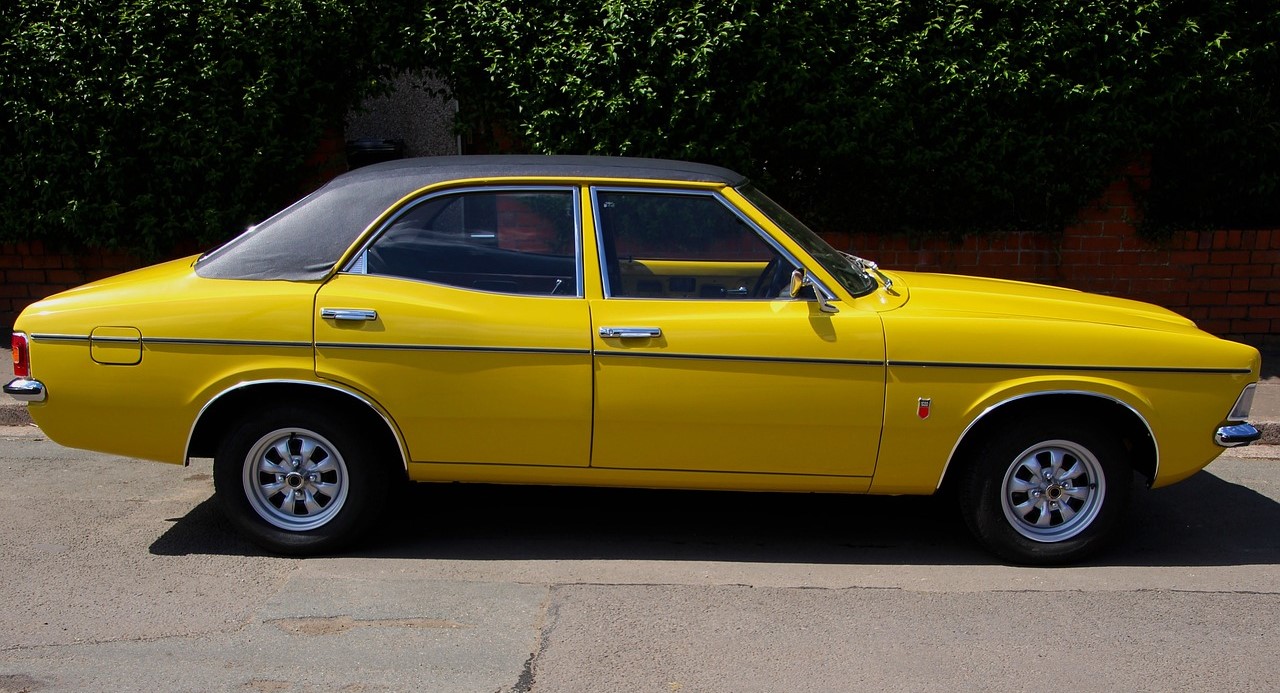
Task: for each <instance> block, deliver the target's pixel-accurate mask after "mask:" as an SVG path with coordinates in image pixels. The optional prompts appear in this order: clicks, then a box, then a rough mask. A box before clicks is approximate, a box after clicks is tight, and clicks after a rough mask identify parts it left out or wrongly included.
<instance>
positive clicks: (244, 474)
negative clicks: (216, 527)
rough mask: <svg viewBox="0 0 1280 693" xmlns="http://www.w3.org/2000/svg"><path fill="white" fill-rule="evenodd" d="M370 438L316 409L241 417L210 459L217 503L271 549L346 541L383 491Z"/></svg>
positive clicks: (297, 550)
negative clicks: (212, 461) (362, 437)
mask: <svg viewBox="0 0 1280 693" xmlns="http://www.w3.org/2000/svg"><path fill="white" fill-rule="evenodd" d="M379 449H380V446H379V445H377V444H376V441H367V440H361V439H360V437H359V436H356V435H354V434H353V433H352V432H351V431H349V430H348V428H347V427H346V426H343V425H341V424H340V423H339V422H337V421H336V420H334V419H333V418H331V417H330V416H329V415H328V414H325V413H322V412H313V411H310V410H306V409H293V408H291V409H282V410H276V411H271V412H264V413H261V414H258V415H255V416H250V417H246V418H245V419H243V420H241V422H240V423H239V424H238V425H237V426H235V427H234V428H233V429H232V432H231V434H230V435H228V436H227V437H226V438H225V439H224V440H223V442H222V444H221V445H220V446H219V448H218V453H217V456H216V457H215V458H214V486H215V489H216V492H217V497H218V499H219V503H220V504H221V506H222V508H223V511H224V512H225V513H226V515H227V517H228V518H229V519H230V520H231V522H232V523H233V524H234V525H235V526H236V528H237V529H238V530H239V531H240V532H241V533H243V534H244V535H245V536H246V537H248V538H249V539H250V540H252V541H253V542H255V543H257V544H258V545H260V546H262V547H263V548H266V549H268V550H270V551H274V552H277V553H285V554H293V555H306V554H315V553H323V552H326V551H333V550H336V549H338V548H341V547H342V546H344V545H346V544H347V543H349V542H350V541H351V540H353V539H354V538H356V537H357V536H358V535H359V534H360V533H361V532H362V531H364V530H365V529H366V528H367V527H368V526H369V525H370V524H371V523H372V522H373V520H374V519H375V515H376V512H377V510H378V508H379V507H380V506H381V505H383V503H381V502H380V501H381V499H382V498H383V497H384V496H385V495H386V494H387V492H388V486H389V482H388V476H389V475H388V473H387V466H386V464H385V462H384V461H383V460H381V459H379V455H378V451H379Z"/></svg>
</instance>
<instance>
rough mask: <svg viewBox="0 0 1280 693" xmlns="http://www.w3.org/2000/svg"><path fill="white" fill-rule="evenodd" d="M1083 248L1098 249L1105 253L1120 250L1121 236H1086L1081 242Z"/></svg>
mask: <svg viewBox="0 0 1280 693" xmlns="http://www.w3.org/2000/svg"><path fill="white" fill-rule="evenodd" d="M1080 247H1081V248H1082V249H1083V250H1097V251H1101V252H1104V253H1114V252H1116V251H1118V250H1120V237H1119V236H1093V237H1090V238H1085V239H1084V242H1083V243H1081V244H1080Z"/></svg>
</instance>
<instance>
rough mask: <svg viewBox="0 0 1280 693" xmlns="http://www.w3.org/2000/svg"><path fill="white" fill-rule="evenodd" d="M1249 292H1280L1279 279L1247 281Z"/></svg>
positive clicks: (1268, 278) (1263, 278)
mask: <svg viewBox="0 0 1280 693" xmlns="http://www.w3.org/2000/svg"><path fill="white" fill-rule="evenodd" d="M1249 290H1250V291H1280V277H1258V278H1256V279H1250V280H1249Z"/></svg>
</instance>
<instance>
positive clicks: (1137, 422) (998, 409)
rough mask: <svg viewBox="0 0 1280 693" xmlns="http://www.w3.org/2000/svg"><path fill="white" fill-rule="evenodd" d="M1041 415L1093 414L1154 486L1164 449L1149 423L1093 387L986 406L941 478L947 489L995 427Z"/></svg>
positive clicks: (1034, 394)
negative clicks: (1089, 389)
mask: <svg viewBox="0 0 1280 693" xmlns="http://www.w3.org/2000/svg"><path fill="white" fill-rule="evenodd" d="M1036 417H1071V418H1076V419H1079V418H1084V417H1087V418H1091V419H1093V421H1095V422H1096V423H1098V424H1100V425H1104V426H1107V427H1108V428H1109V429H1110V430H1111V431H1112V432H1113V433H1115V434H1116V435H1118V436H1119V438H1120V441H1121V445H1122V446H1123V447H1124V448H1125V449H1126V450H1127V451H1128V452H1129V457H1128V459H1129V464H1130V467H1132V469H1133V470H1134V471H1136V472H1138V473H1140V474H1142V475H1143V476H1144V477H1145V478H1146V480H1147V484H1148V485H1150V484H1151V483H1152V482H1153V481H1154V480H1155V478H1156V474H1157V472H1158V470H1159V468H1160V451H1159V446H1158V444H1157V443H1156V439H1155V434H1154V433H1153V432H1152V429H1151V425H1150V423H1148V422H1147V420H1146V418H1145V417H1143V416H1142V414H1141V413H1139V412H1138V410H1137V409H1135V408H1134V407H1132V406H1131V405H1129V404H1127V403H1126V402H1124V401H1122V400H1119V399H1116V398H1115V397H1111V396H1108V395H1104V394H1100V393H1097V392H1089V391H1076V390H1062V391H1053V392H1032V393H1027V394H1022V395H1017V396H1015V397H1010V398H1008V399H1005V400H1003V401H1001V402H999V403H997V404H993V405H991V406H990V407H988V408H986V409H985V410H983V412H982V413H981V414H979V415H978V416H977V417H976V418H975V419H974V420H973V421H972V422H970V423H969V425H968V427H967V428H965V430H964V433H962V434H961V436H960V440H959V441H958V442H957V443H956V445H955V447H954V448H953V449H952V451H951V455H950V457H948V458H947V464H946V467H945V468H944V469H943V472H942V476H941V477H940V478H939V479H938V489H939V490H945V489H947V488H948V487H950V486H951V485H953V484H954V483H955V482H956V480H957V479H959V478H960V477H961V476H963V470H964V468H965V465H966V464H967V463H968V461H969V460H971V459H972V456H973V454H974V452H975V451H976V450H977V448H978V447H979V446H980V445H981V444H982V441H984V440H985V439H987V438H988V437H989V436H990V435H991V434H992V432H993V431H995V430H998V429H999V428H1000V427H1001V426H1011V425H1016V422H1017V421H1018V420H1020V419H1034V418H1036Z"/></svg>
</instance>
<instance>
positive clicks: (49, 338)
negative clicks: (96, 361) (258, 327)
mask: <svg viewBox="0 0 1280 693" xmlns="http://www.w3.org/2000/svg"><path fill="white" fill-rule="evenodd" d="M29 336H30V337H31V339H34V340H37V341H41V342H88V341H94V342H122V343H129V344H136V343H137V342H138V341H139V340H138V339H137V338H135V337H90V336H89V335H76V334H32V335H29ZM141 341H142V343H143V344H172V345H178V346H230V347H288V348H303V349H310V348H311V342H293V341H273V340H267V339H195V338H187V337H143V338H142V340H141Z"/></svg>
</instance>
